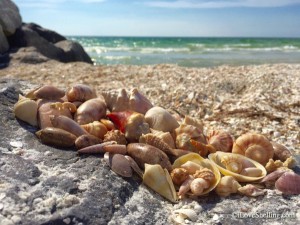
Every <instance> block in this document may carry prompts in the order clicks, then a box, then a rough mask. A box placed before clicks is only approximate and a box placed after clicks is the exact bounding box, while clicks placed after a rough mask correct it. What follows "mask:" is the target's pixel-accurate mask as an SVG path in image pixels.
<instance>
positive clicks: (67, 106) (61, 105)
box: [50, 102, 77, 113]
mask: <svg viewBox="0 0 300 225" xmlns="http://www.w3.org/2000/svg"><path fill="white" fill-rule="evenodd" d="M50 108H52V109H58V110H59V111H63V110H67V111H69V112H71V113H75V112H76V111H77V107H76V105H74V104H73V103H71V102H55V103H51V104H50Z"/></svg>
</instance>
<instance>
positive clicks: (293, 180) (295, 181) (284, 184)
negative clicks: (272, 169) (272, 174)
mask: <svg viewBox="0 0 300 225" xmlns="http://www.w3.org/2000/svg"><path fill="white" fill-rule="evenodd" d="M275 187H276V188H277V189H278V190H279V191H281V192H282V193H284V194H289V195H299V194H300V176H299V175H298V174H296V173H294V172H285V173H284V174H283V175H282V176H281V177H280V178H279V179H278V180H277V181H276V183H275Z"/></svg>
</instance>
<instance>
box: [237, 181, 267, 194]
mask: <svg viewBox="0 0 300 225" xmlns="http://www.w3.org/2000/svg"><path fill="white" fill-rule="evenodd" d="M238 192H239V193H241V194H243V195H246V196H249V197H257V196H260V195H264V194H265V193H266V190H263V189H260V188H258V187H256V186H255V185H253V184H247V185H245V186H243V187H240V188H238Z"/></svg>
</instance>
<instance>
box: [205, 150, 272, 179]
mask: <svg viewBox="0 0 300 225" xmlns="http://www.w3.org/2000/svg"><path fill="white" fill-rule="evenodd" d="M224 157H225V158H224ZM208 158H209V159H210V161H211V162H212V163H213V164H214V165H216V166H217V168H218V169H219V170H220V172H221V173H222V174H223V175H225V176H226V175H227V176H232V177H234V178H235V179H236V180H237V181H240V182H253V181H257V180H260V179H262V178H264V177H265V176H266V174H267V171H266V169H265V167H264V166H263V165H261V164H260V163H258V162H256V161H254V160H252V159H250V158H247V157H245V156H242V155H239V154H235V153H229V152H216V153H212V154H209V155H208ZM224 164H225V165H224ZM226 164H227V168H226ZM245 168H247V169H248V168H255V169H254V171H251V170H249V171H247V170H246V171H245V172H243V174H240V173H241V172H242V171H243V170H244V169H245ZM233 171H235V172H233ZM247 172H248V173H247ZM259 173H261V175H260V176H257V174H259Z"/></svg>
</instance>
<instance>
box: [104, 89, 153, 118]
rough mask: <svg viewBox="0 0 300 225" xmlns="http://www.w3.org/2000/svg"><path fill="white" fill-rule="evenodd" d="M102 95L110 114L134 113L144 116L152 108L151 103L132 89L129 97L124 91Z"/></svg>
mask: <svg viewBox="0 0 300 225" xmlns="http://www.w3.org/2000/svg"><path fill="white" fill-rule="evenodd" d="M102 95H103V96H104V98H105V102H106V104H107V107H108V109H109V110H110V111H111V112H121V111H135V112H138V113H142V114H145V113H146V112H147V111H148V110H149V109H150V108H152V107H153V105H152V104H151V102H150V101H149V100H148V99H147V98H146V97H145V96H144V95H142V94H141V93H140V92H139V91H138V90H137V89H136V88H134V89H132V90H131V92H130V93H129V95H128V94H127V92H126V90H125V89H119V90H118V91H108V92H103V93H102Z"/></svg>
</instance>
